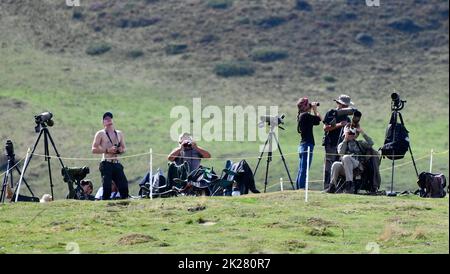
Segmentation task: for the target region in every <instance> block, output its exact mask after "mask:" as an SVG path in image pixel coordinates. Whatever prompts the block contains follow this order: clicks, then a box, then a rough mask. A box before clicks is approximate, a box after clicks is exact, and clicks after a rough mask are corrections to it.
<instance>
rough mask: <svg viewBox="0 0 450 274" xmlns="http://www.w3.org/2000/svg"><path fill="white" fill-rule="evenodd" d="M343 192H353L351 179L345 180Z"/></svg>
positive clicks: (353, 186) (353, 187)
mask: <svg viewBox="0 0 450 274" xmlns="http://www.w3.org/2000/svg"><path fill="white" fill-rule="evenodd" d="M344 193H347V194H355V185H354V184H353V181H346V182H345V186H344Z"/></svg>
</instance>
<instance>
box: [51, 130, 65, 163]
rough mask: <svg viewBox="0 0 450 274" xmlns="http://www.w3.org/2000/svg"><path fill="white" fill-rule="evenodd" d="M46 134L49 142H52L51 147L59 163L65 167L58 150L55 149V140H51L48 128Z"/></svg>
mask: <svg viewBox="0 0 450 274" xmlns="http://www.w3.org/2000/svg"><path fill="white" fill-rule="evenodd" d="M47 136H48V139H49V140H50V142H51V144H52V147H53V149H54V150H55V153H56V157H57V158H58V160H59V163H60V164H61V167H62V168H64V167H66V166H65V165H64V163H63V161H62V159H61V155H60V154H59V152H58V150H57V149H56V145H55V142H54V141H53V138H52V136H51V135H50V132H49V131H48V130H47Z"/></svg>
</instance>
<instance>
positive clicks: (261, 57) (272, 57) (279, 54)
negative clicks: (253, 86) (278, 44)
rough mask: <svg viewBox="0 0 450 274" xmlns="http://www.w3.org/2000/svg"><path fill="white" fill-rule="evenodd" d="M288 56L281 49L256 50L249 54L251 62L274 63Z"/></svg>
mask: <svg viewBox="0 0 450 274" xmlns="http://www.w3.org/2000/svg"><path fill="white" fill-rule="evenodd" d="M288 56H289V54H288V52H287V51H285V50H281V49H270V48H268V49H256V50H254V51H253V52H252V53H251V58H252V59H253V61H259V62H275V61H278V60H282V59H285V58H287V57H288Z"/></svg>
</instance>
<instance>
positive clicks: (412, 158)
mask: <svg viewBox="0 0 450 274" xmlns="http://www.w3.org/2000/svg"><path fill="white" fill-rule="evenodd" d="M398 116H399V117H400V122H401V123H402V125H403V127H405V122H403V116H402V114H401V113H400V112H399V113H398ZM408 150H409V153H410V154H411V160H412V162H413V165H414V170H415V171H416V175H417V177H419V172H418V171H417V166H416V161H414V155H413V153H412V149H411V144H409V145H408Z"/></svg>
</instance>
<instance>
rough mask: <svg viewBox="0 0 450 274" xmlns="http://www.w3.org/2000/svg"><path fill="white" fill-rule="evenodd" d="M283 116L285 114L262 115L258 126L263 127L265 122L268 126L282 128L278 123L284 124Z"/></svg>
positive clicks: (284, 116)
mask: <svg viewBox="0 0 450 274" xmlns="http://www.w3.org/2000/svg"><path fill="white" fill-rule="evenodd" d="M284 118H286V115H285V114H281V115H276V116H271V115H263V116H261V117H260V119H261V122H260V123H259V127H260V128H262V127H264V124H265V123H267V125H269V126H270V127H276V126H278V127H279V128H281V129H283V130H284V128H283V127H281V126H280V125H284Z"/></svg>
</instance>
